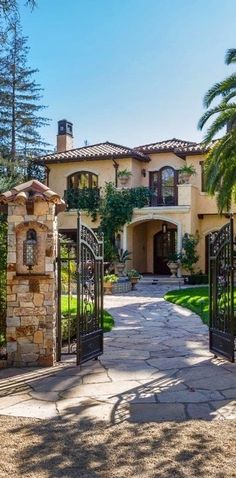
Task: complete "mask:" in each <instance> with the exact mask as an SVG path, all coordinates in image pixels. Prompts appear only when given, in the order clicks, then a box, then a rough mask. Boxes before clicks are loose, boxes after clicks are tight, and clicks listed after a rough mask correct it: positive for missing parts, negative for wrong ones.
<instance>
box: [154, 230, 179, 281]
mask: <svg viewBox="0 0 236 478" xmlns="http://www.w3.org/2000/svg"><path fill="white" fill-rule="evenodd" d="M176 242H177V231H176V229H169V230H167V231H166V232H162V231H160V232H158V233H157V234H155V236H154V244H153V246H154V264H153V270H154V274H160V275H169V274H170V269H169V267H168V266H167V262H168V257H169V256H170V255H171V254H174V252H176Z"/></svg>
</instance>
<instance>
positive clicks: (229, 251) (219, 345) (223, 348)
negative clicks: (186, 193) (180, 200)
mask: <svg viewBox="0 0 236 478" xmlns="http://www.w3.org/2000/svg"><path fill="white" fill-rule="evenodd" d="M209 242H210V244H209V248H210V250H209V284H210V324H209V334H210V336H209V340H210V351H211V352H213V353H214V354H215V355H216V356H218V355H220V356H223V357H225V358H227V359H228V360H230V361H231V362H234V231H233V218H232V217H231V218H230V222H229V223H228V224H226V225H225V226H223V227H222V228H221V229H220V230H219V231H218V232H215V233H213V234H212V236H211V237H210V241H209Z"/></svg>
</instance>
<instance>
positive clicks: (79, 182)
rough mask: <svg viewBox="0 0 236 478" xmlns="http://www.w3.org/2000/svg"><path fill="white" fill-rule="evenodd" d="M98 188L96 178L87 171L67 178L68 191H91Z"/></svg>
mask: <svg viewBox="0 0 236 478" xmlns="http://www.w3.org/2000/svg"><path fill="white" fill-rule="evenodd" d="M97 187H98V176H97V175H96V174H93V173H90V172H88V171H79V172H78V173H74V174H72V175H71V176H69V178H68V188H69V189H85V188H89V189H93V188H97Z"/></svg>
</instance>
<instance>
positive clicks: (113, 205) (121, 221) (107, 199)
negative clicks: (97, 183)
mask: <svg viewBox="0 0 236 478" xmlns="http://www.w3.org/2000/svg"><path fill="white" fill-rule="evenodd" d="M150 196H151V192H150V190H149V189H148V188H145V187H142V186H141V187H137V188H132V189H122V190H118V189H116V188H115V186H114V185H113V184H112V183H107V184H106V186H105V190H104V195H103V198H102V200H101V203H100V208H99V214H100V218H101V222H100V230H101V232H103V234H104V252H105V259H106V260H108V261H109V260H113V259H114V253H115V245H114V242H115V235H116V234H117V233H118V232H119V231H121V230H122V228H123V226H124V225H125V224H127V223H129V222H131V220H132V216H133V210H134V208H135V207H137V208H142V207H144V206H148V204H149V200H150Z"/></svg>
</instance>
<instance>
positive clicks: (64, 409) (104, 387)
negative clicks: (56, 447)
mask: <svg viewBox="0 0 236 478" xmlns="http://www.w3.org/2000/svg"><path fill="white" fill-rule="evenodd" d="M169 289H170V287H168V286H158V285H149V284H147V285H145V284H139V285H138V286H137V290H136V291H133V292H130V293H129V294H125V295H123V296H106V297H105V308H106V309H107V310H109V312H110V313H111V314H112V315H113V316H114V318H115V322H116V326H115V328H114V329H113V330H112V332H110V333H108V334H105V346H104V354H103V356H102V357H100V360H97V361H90V362H88V363H87V364H85V365H83V367H82V368H81V370H79V368H78V367H76V366H75V365H74V364H73V363H70V362H64V363H62V364H59V365H57V366H56V367H54V368H53V369H52V368H47V369H40V370H29V369H6V370H1V371H0V379H1V380H0V414H1V415H10V416H23V417H35V418H42V419H48V418H51V417H56V416H63V415H67V416H68V417H71V419H73V417H74V418H75V417H76V419H77V420H78V416H79V417H81V420H91V421H94V422H96V420H99V421H101V420H104V421H105V422H108V423H121V422H123V421H131V422H146V421H159V420H168V421H169V420H186V419H190V418H193V419H194V418H196V419H199V418H202V419H206V420H217V419H221V420H222V419H232V418H236V365H235V364H230V363H228V362H226V361H224V360H221V359H216V358H214V357H213V355H212V354H210V353H209V352H208V329H207V327H206V326H205V325H203V324H202V322H201V320H200V318H199V317H198V316H197V315H195V314H193V313H191V312H190V311H188V310H186V309H183V308H181V307H178V306H175V305H173V304H170V303H168V302H166V301H165V300H164V299H163V295H164V294H165V292H166V291H167V290H169Z"/></svg>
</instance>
